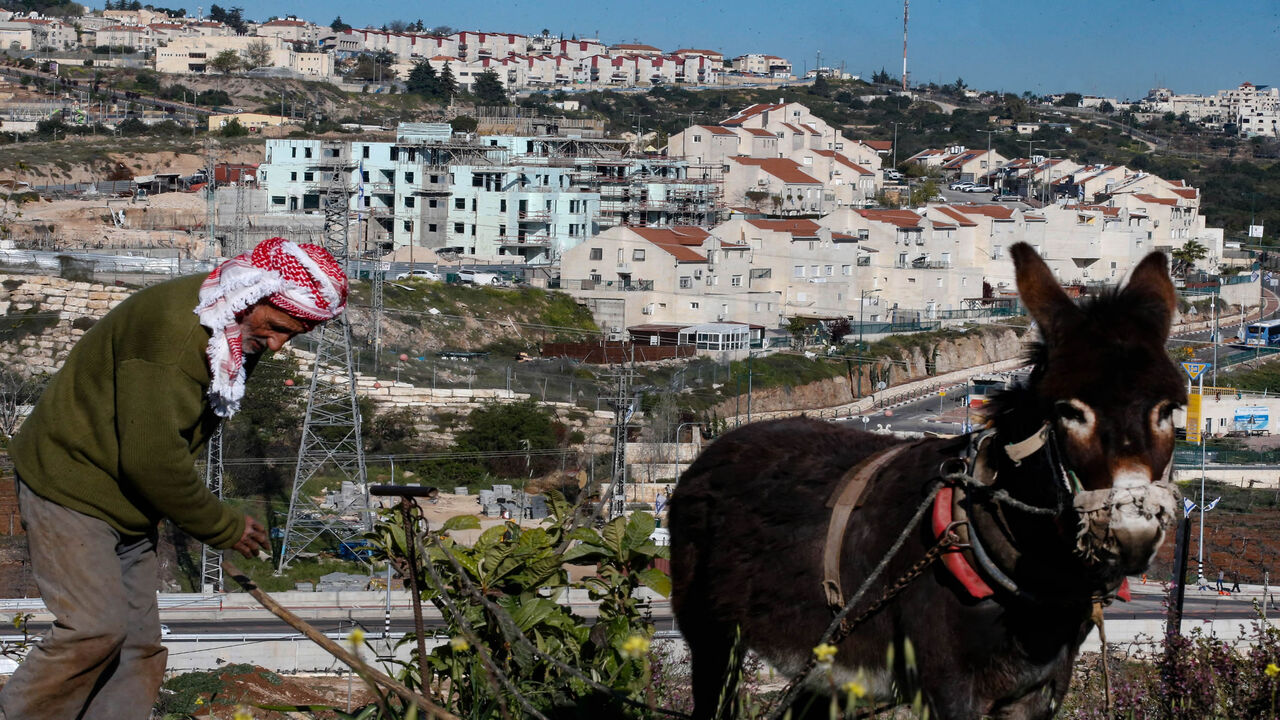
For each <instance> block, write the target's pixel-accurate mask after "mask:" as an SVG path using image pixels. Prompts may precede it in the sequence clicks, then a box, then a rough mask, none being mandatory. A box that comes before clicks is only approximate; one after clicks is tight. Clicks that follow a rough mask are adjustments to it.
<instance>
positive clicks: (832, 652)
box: [813, 643, 836, 665]
mask: <svg viewBox="0 0 1280 720" xmlns="http://www.w3.org/2000/svg"><path fill="white" fill-rule="evenodd" d="M813 656H814V657H816V658H817V659H818V662H820V663H822V664H824V665H825V664H827V663H829V662H831V659H832V658H834V657H835V656H836V646H835V645H828V644H827V643H822V644H821V645H819V646H818V647H816V648H814V649H813Z"/></svg>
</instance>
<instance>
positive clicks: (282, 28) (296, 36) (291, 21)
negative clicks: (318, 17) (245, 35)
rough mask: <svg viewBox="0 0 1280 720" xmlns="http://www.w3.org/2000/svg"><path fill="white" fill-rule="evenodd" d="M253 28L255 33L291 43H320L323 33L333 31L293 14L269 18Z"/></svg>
mask: <svg viewBox="0 0 1280 720" xmlns="http://www.w3.org/2000/svg"><path fill="white" fill-rule="evenodd" d="M253 30H254V34H255V35H258V36H259V37H274V38H280V39H281V40H285V41H287V42H291V43H304V44H305V43H310V44H313V45H315V44H317V43H319V41H320V37H321V36H322V35H327V34H329V33H330V32H332V31H331V30H329V28H321V27H320V26H318V25H316V24H315V23H311V22H307V21H306V20H299V19H298V18H296V17H292V16H290V17H287V18H280V19H276V20H269V21H267V22H264V23H262V24H261V25H258V26H257V27H255V28H254V29H253Z"/></svg>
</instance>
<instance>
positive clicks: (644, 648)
mask: <svg viewBox="0 0 1280 720" xmlns="http://www.w3.org/2000/svg"><path fill="white" fill-rule="evenodd" d="M648 653H649V639H648V638H646V637H645V636H643V635H632V636H631V637H629V638H627V639H626V640H624V641H623V642H622V654H623V655H626V656H627V657H629V658H635V659H639V658H642V657H644V656H645V655H647V654H648Z"/></svg>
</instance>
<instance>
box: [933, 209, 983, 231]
mask: <svg viewBox="0 0 1280 720" xmlns="http://www.w3.org/2000/svg"><path fill="white" fill-rule="evenodd" d="M936 209H937V211H938V212H940V213H942V214H943V215H946V216H947V217H949V218H951V219H952V220H955V221H956V222H957V223H958V224H959V225H960V226H961V227H977V226H978V223H976V222H974V221H972V220H970V219H969V218H967V217H965V214H964V213H962V212H957V211H956V210H955V208H952V207H950V206H947V205H938V206H937V207H936Z"/></svg>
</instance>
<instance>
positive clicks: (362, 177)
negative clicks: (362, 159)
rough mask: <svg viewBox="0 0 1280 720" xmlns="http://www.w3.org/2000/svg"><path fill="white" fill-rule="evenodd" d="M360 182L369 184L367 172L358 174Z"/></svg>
mask: <svg viewBox="0 0 1280 720" xmlns="http://www.w3.org/2000/svg"><path fill="white" fill-rule="evenodd" d="M360 182H369V171H368V170H365V171H363V172H361V173H360Z"/></svg>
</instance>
